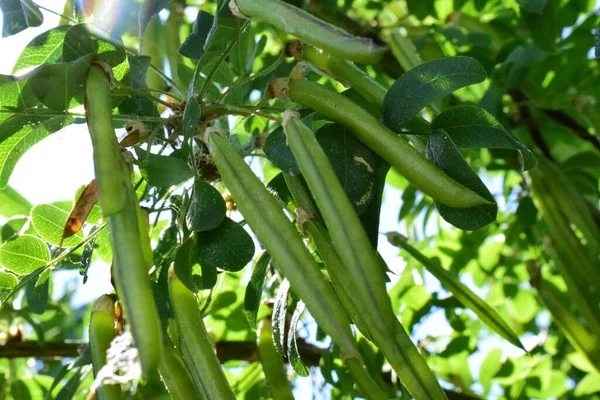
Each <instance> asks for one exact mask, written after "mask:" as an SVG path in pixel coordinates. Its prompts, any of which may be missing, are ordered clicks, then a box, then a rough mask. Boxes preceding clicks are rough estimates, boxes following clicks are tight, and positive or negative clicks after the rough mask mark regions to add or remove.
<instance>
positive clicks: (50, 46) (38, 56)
mask: <svg viewBox="0 0 600 400" xmlns="http://www.w3.org/2000/svg"><path fill="white" fill-rule="evenodd" d="M69 28H70V26H68V25H61V26H57V27H56V28H52V29H50V30H47V31H46V32H43V33H41V34H39V35H37V36H36V37H35V38H34V39H32V40H31V41H30V42H29V43H28V44H27V46H26V47H25V48H24V49H23V51H22V52H21V55H20V56H19V58H18V59H17V62H16V63H15V66H14V67H13V73H15V72H18V71H20V70H22V69H25V68H29V67H35V66H38V65H42V64H54V63H56V62H58V61H59V60H60V58H61V56H62V50H63V43H64V41H65V35H66V33H67V30H69Z"/></svg>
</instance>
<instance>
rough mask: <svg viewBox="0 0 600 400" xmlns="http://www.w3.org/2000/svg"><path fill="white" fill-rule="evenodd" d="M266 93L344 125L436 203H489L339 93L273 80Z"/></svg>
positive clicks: (300, 81) (461, 205)
mask: <svg viewBox="0 0 600 400" xmlns="http://www.w3.org/2000/svg"><path fill="white" fill-rule="evenodd" d="M269 91H270V93H271V95H272V96H274V97H278V98H281V99H283V100H287V101H293V102H296V103H299V104H302V105H305V106H307V107H311V108H312V109H314V110H316V111H318V112H320V113H322V114H324V115H325V116H327V117H328V118H331V119H332V120H334V121H336V122H339V123H340V124H342V125H344V126H346V127H347V128H348V129H350V130H351V131H352V132H353V133H354V134H355V135H356V137H358V138H359V139H360V140H361V141H362V142H363V143H364V144H366V145H367V146H369V147H370V148H371V149H372V150H373V151H375V152H376V153H377V154H379V155H380V156H381V157H382V158H383V159H384V160H386V161H387V162H388V163H390V164H391V165H392V166H393V167H394V168H396V169H397V170H398V172H400V173H401V174H402V175H403V176H404V177H405V178H406V179H407V180H408V181H409V182H411V183H412V184H413V185H415V186H416V187H417V188H418V189H419V190H421V191H422V192H423V193H425V194H427V195H429V196H431V197H432V198H433V199H435V200H437V201H439V202H440V203H442V204H445V205H447V206H450V207H456V208H469V207H475V206H478V205H483V204H490V202H489V201H488V200H486V199H484V198H483V197H481V196H479V195H478V194H477V193H475V192H473V191H472V190H470V189H468V188H466V187H465V186H463V185H461V184H460V183H458V182H456V181H455V180H454V179H452V178H451V177H449V176H448V175H446V174H445V173H444V172H443V171H442V170H440V169H439V168H437V167H436V166H435V165H434V164H433V163H432V162H431V161H429V160H428V159H426V158H425V157H424V156H423V155H422V154H421V153H419V152H418V151H417V150H416V149H415V148H414V147H411V146H410V145H409V144H408V143H406V141H404V140H403V139H401V138H400V137H398V135H396V134H395V133H394V132H392V131H391V130H389V129H388V128H387V127H386V126H385V125H384V124H383V123H382V122H381V121H380V120H378V119H377V118H375V117H374V116H373V115H371V114H370V113H369V112H368V111H367V110H365V109H364V108H362V107H360V106H358V105H357V104H355V103H354V102H353V101H352V100H349V99H347V98H346V97H344V96H342V95H341V94H339V93H337V92H334V91H333V90H331V89H328V88H326V87H324V86H322V85H319V84H318V83H315V82H310V81H308V80H306V79H297V80H291V79H287V78H279V79H276V80H274V81H273V82H272V83H271V85H270V90H269Z"/></svg>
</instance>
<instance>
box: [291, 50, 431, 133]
mask: <svg viewBox="0 0 600 400" xmlns="http://www.w3.org/2000/svg"><path fill="white" fill-rule="evenodd" d="M286 53H287V54H288V55H290V56H293V57H294V58H296V59H297V60H298V61H306V62H308V63H310V65H312V66H313V67H315V69H316V70H317V71H318V72H320V73H321V74H326V75H329V76H330V77H332V78H334V79H336V80H338V81H340V82H341V83H343V84H344V85H345V86H347V87H351V88H352V89H354V90H356V91H357V92H358V93H359V94H360V95H361V96H363V97H364V98H365V99H367V100H368V101H370V102H371V103H372V104H373V105H374V106H375V107H377V108H379V109H381V113H382V114H383V100H384V99H385V94H386V93H387V89H386V88H385V87H383V86H382V85H381V84H380V83H379V82H377V81H376V80H375V79H373V78H371V77H370V76H369V75H368V74H367V73H366V72H365V71H363V70H362V69H360V68H358V67H357V66H356V65H355V64H354V63H352V62H351V61H348V60H345V59H343V58H340V57H336V56H334V55H333V54H331V53H330V52H327V51H325V50H323V49H317V48H315V47H313V46H311V45H308V44H303V43H302V42H300V41H299V40H294V41H292V42H289V43H288V44H287V46H286ZM406 128H407V129H408V131H409V132H415V133H429V132H431V125H430V124H429V122H427V121H425V120H424V119H423V117H421V116H419V115H417V116H416V117H414V118H413V119H412V120H410V121H409V122H408V123H407V124H406Z"/></svg>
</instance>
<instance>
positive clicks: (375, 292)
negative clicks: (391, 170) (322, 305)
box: [283, 111, 396, 330]
mask: <svg viewBox="0 0 600 400" xmlns="http://www.w3.org/2000/svg"><path fill="white" fill-rule="evenodd" d="M283 128H284V132H285V135H286V137H287V141H288V144H289V146H290V148H291V150H292V153H293V154H294V158H295V159H296V161H297V162H298V166H299V167H300V171H301V172H302V176H304V179H306V183H307V184H308V187H309V188H310V191H311V193H312V195H313V197H314V198H315V201H316V203H317V206H318V207H319V210H320V211H321V215H322V217H323V219H324V220H325V225H326V226H327V228H328V230H329V234H330V236H331V239H332V242H333V246H334V248H335V250H336V251H337V253H338V255H339V257H340V259H341V261H342V263H344V264H345V265H346V268H347V272H348V274H347V277H346V279H348V280H350V279H351V280H352V281H353V282H356V283H359V284H357V285H354V287H353V290H354V291H356V293H353V294H352V295H353V296H356V297H359V298H360V299H361V302H362V303H363V304H364V306H365V307H368V308H370V309H373V310H376V309H379V310H380V311H381V314H382V316H383V317H384V318H385V319H381V320H380V323H381V324H382V326H381V328H380V329H382V330H387V329H390V327H392V326H394V322H395V320H396V317H395V315H394V313H393V312H392V309H391V303H390V299H389V297H388V295H387V292H386V290H385V276H384V273H383V271H382V270H381V269H380V268H379V263H380V261H379V259H378V258H377V257H376V252H375V250H374V249H373V247H372V246H371V242H370V241H369V238H368V237H367V235H366V233H365V231H364V229H363V227H362V224H361V222H360V219H359V218H358V215H356V212H355V211H354V207H353V206H352V203H351V202H350V200H349V199H348V197H347V196H346V194H345V192H344V189H343V187H342V185H341V183H340V182H339V180H338V178H337V176H336V175H335V172H334V170H333V166H332V165H331V162H330V161H329V159H328V158H327V155H326V154H325V152H324V151H323V149H322V148H321V146H320V145H319V143H318V142H317V139H316V138H315V135H314V134H313V133H312V132H311V130H310V129H309V128H308V127H307V126H306V125H304V124H303V123H302V122H301V121H300V119H298V118H297V117H296V115H295V113H294V112H292V111H286V113H285V114H284V123H283ZM349 244H351V245H349ZM365 303H366V304H365Z"/></svg>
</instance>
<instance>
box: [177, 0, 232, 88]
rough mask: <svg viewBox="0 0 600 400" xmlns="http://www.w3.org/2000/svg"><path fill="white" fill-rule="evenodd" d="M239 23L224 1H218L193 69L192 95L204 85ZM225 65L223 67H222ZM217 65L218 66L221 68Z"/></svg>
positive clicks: (222, 65)
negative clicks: (217, 6) (199, 55)
mask: <svg viewBox="0 0 600 400" xmlns="http://www.w3.org/2000/svg"><path fill="white" fill-rule="evenodd" d="M238 25H239V20H238V19H237V18H235V17H233V15H232V14H231V11H230V10H229V7H228V6H227V2H226V1H221V2H220V3H219V8H218V10H217V13H216V14H215V16H214V19H213V24H212V27H211V28H210V32H209V33H208V36H207V38H206V42H205V43H204V53H203V54H202V56H201V57H200V58H199V59H198V62H197V64H196V68H195V70H194V78H193V79H192V82H191V83H190V88H189V90H188V92H190V93H192V94H193V95H194V96H196V95H198V94H199V92H200V90H201V89H202V88H203V87H204V85H205V82H206V76H207V75H208V74H210V73H211V71H212V70H213V69H214V68H215V67H216V66H217V63H218V61H219V59H220V57H221V55H222V54H223V52H224V51H225V50H226V49H227V46H228V45H229V43H230V42H231V40H233V39H234V33H235V32H236V29H237V27H238ZM226 65H227V64H221V67H223V68H227V66H226ZM224 66H225V67H224ZM221 67H219V68H221Z"/></svg>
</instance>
